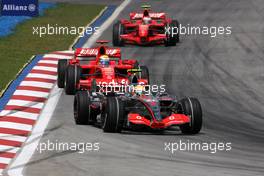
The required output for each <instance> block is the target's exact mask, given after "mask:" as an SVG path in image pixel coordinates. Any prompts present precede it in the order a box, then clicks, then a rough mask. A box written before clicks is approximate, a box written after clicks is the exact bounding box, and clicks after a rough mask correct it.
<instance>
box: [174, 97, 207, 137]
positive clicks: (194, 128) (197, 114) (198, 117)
mask: <svg viewBox="0 0 264 176" xmlns="http://www.w3.org/2000/svg"><path fill="white" fill-rule="evenodd" d="M177 109H178V111H179V112H180V113H183V114H185V115H187V116H189V117H190V123H187V124H183V125H181V126H180V130H181V132H182V133H183V134H197V133H199V132H200V130H201V128H202V122H203V119H202V116H203V113H202V108H201V104H200V102H199V100H198V99H196V98H189V97H187V98H184V99H182V100H180V101H179V103H178V108H177Z"/></svg>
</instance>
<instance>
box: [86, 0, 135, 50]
mask: <svg viewBox="0 0 264 176" xmlns="http://www.w3.org/2000/svg"><path fill="white" fill-rule="evenodd" d="M130 1H131V0H125V1H124V2H122V4H120V6H119V7H117V8H116V10H115V12H114V13H113V14H112V15H111V16H110V17H109V18H108V19H107V20H106V21H105V22H104V23H103V24H102V26H101V27H100V29H99V32H100V33H99V34H97V35H92V36H91V38H90V39H89V40H88V42H86V43H85V44H84V45H83V47H87V48H88V47H91V46H92V44H94V43H95V42H96V40H97V39H98V38H99V37H100V36H101V35H102V33H103V32H104V31H105V30H106V29H107V28H108V27H109V26H110V25H111V24H112V23H113V22H114V20H115V19H116V18H117V17H118V15H119V14H120V13H121V12H122V10H124V8H125V7H126V6H127V5H128V4H129V3H130Z"/></svg>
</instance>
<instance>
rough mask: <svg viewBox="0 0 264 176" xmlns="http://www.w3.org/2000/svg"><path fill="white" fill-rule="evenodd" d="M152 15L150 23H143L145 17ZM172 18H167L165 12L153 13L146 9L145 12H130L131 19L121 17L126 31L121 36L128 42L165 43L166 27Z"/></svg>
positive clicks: (144, 43)
mask: <svg viewBox="0 0 264 176" xmlns="http://www.w3.org/2000/svg"><path fill="white" fill-rule="evenodd" d="M145 16H147V17H150V18H151V21H150V23H149V24H144V23H143V17H145ZM171 21H172V20H171V19H169V18H166V14H165V13H152V12H150V11H149V10H144V11H143V13H136V12H132V13H130V20H126V19H121V20H120V22H121V24H122V25H123V27H124V33H123V34H121V35H120V38H121V39H122V40H123V41H124V42H125V43H128V44H138V45H150V44H163V43H164V41H165V40H166V39H167V36H166V34H165V27H166V26H167V25H168V24H169V23H170V22H171Z"/></svg>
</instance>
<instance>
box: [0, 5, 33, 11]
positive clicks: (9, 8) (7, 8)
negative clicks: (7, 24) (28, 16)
mask: <svg viewBox="0 0 264 176" xmlns="http://www.w3.org/2000/svg"><path fill="white" fill-rule="evenodd" d="M2 10H3V11H30V12H34V11H35V10H36V5H35V4H29V5H28V6H27V5H15V4H4V5H3V9H2Z"/></svg>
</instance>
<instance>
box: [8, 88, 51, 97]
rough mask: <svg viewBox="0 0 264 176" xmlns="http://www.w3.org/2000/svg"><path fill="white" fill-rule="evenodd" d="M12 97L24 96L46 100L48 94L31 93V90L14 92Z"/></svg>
mask: <svg viewBox="0 0 264 176" xmlns="http://www.w3.org/2000/svg"><path fill="white" fill-rule="evenodd" d="M13 95H25V96H33V97H38V98H47V97H48V96H49V93H46V92H39V91H32V90H16V91H15V92H14V94H13Z"/></svg>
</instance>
